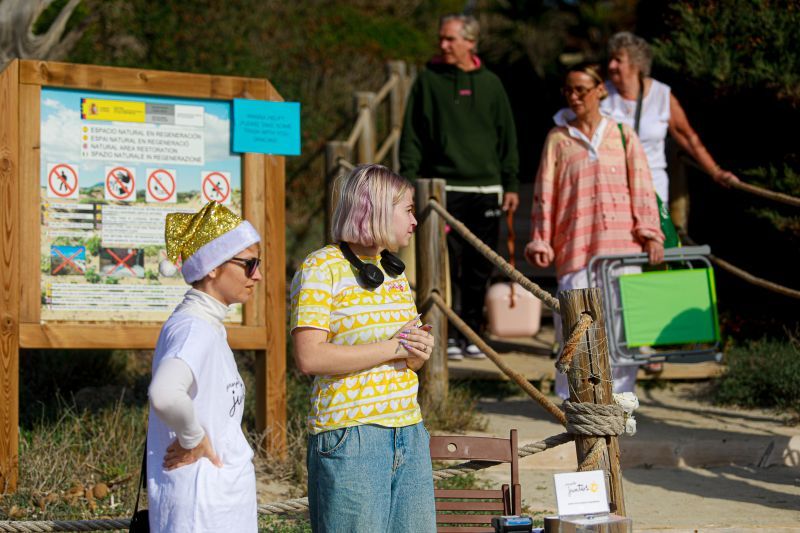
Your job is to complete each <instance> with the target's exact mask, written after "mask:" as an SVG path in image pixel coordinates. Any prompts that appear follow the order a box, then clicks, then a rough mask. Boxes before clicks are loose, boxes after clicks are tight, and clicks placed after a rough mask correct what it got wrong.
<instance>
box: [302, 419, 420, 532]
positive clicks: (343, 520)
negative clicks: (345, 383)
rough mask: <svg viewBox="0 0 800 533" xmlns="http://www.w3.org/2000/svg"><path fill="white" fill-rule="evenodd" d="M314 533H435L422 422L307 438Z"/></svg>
mask: <svg viewBox="0 0 800 533" xmlns="http://www.w3.org/2000/svg"><path fill="white" fill-rule="evenodd" d="M307 460H308V503H309V508H310V515H311V528H312V530H313V531H314V532H315V533H361V532H364V533H367V532H369V533H373V532H375V533H406V532H409V533H429V532H431V533H433V532H435V531H436V510H435V507H434V501H433V477H432V476H433V472H432V468H431V454H430V435H429V434H428V431H427V430H426V429H425V426H424V425H423V424H422V422H420V423H419V424H415V425H413V426H406V427H402V428H387V427H381V426H372V425H363V426H353V427H348V428H343V429H334V430H331V431H325V432H323V433H319V434H317V435H310V436H309V438H308V456H307Z"/></svg>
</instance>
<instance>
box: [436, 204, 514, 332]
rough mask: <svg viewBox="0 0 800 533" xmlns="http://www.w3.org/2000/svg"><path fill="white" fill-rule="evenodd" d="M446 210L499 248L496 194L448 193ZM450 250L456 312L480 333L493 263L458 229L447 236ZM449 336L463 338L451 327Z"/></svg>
mask: <svg viewBox="0 0 800 533" xmlns="http://www.w3.org/2000/svg"><path fill="white" fill-rule="evenodd" d="M447 210H448V211H449V212H450V213H452V214H453V216H454V217H456V218H457V219H458V220H460V221H461V222H463V223H464V224H465V225H466V226H467V228H469V230H470V231H471V232H473V233H474V234H475V235H477V236H478V238H479V239H480V240H482V241H483V242H484V243H486V245H488V246H489V248H491V249H492V250H495V251H496V250H497V240H498V235H499V231H500V215H501V214H502V212H501V210H500V204H499V198H498V195H497V194H484V193H472V192H454V191H448V192H447ZM447 248H448V251H449V253H450V288H451V292H452V300H453V301H452V305H453V309H454V310H455V312H456V313H457V314H458V315H459V316H460V317H461V318H462V319H463V320H464V321H465V322H466V323H467V325H468V326H469V327H470V328H472V329H473V330H475V331H476V332H480V328H481V326H482V324H483V301H484V298H485V297H486V285H487V283H488V281H489V277H490V275H491V273H492V269H493V265H492V263H490V262H489V260H487V259H485V258H484V257H483V256H482V255H481V254H480V253H479V252H478V251H477V250H476V249H475V248H474V247H472V246H471V245H470V244H469V243H467V242H466V241H465V240H464V239H463V238H462V237H461V236H460V235H459V234H458V233H456V232H455V230H450V233H448V235H447ZM448 336H449V337H450V338H456V339H461V338H463V337H462V336H461V335H460V333H459V332H458V330H456V329H455V327H453V326H452V325H450V326H449V331H448Z"/></svg>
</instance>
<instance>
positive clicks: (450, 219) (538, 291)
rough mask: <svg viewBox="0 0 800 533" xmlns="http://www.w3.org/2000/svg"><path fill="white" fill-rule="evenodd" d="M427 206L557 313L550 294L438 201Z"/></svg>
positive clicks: (431, 201)
mask: <svg viewBox="0 0 800 533" xmlns="http://www.w3.org/2000/svg"><path fill="white" fill-rule="evenodd" d="M428 205H429V206H430V208H431V209H433V210H434V211H436V212H437V213H438V214H439V215H440V216H441V217H442V218H443V219H445V221H446V222H447V224H448V225H449V226H450V227H451V228H452V229H454V230H456V232H458V234H459V235H461V236H462V237H463V238H464V240H465V241H467V242H468V243H469V244H470V246H472V247H473V248H475V249H476V250H478V251H479V252H480V253H481V255H483V256H484V257H485V258H486V259H488V260H489V261H491V262H492V264H493V265H494V266H496V267H497V268H499V269H500V271H501V272H502V273H503V274H505V275H506V276H508V277H509V278H510V279H511V280H512V281H515V282H517V283H519V284H520V285H522V286H523V287H524V288H525V289H526V290H527V291H528V292H530V293H531V294H533V295H534V296H536V297H537V298H539V299H540V300H541V301H542V302H543V303H544V304H545V305H546V306H547V307H549V308H550V309H552V310H553V311H555V312H556V313H557V312H559V303H558V299H556V298H554V297H553V295H552V294H550V293H549V292H547V291H546V290H544V289H543V288H541V287H540V286H539V285H537V284H536V283H534V282H532V281H531V280H529V279H528V278H527V277H526V276H525V274H523V273H522V272H520V271H519V270H517V269H516V268H514V267H513V266H511V264H510V263H509V262H508V261H506V260H505V259H503V257H502V256H501V255H500V254H498V253H497V252H495V251H494V250H492V249H491V248H490V247H489V246H487V245H486V244H485V243H484V242H483V241H482V240H480V239H479V238H478V237H477V236H476V235H475V234H474V233H472V232H471V231H470V230H469V228H467V226H465V225H464V223H463V222H461V221H460V220H458V219H457V218H455V217H454V216H453V215H451V214H450V212H448V211H447V209H445V208H444V206H442V204H440V203H439V202H438V201H436V200H435V199H433V198H431V199H430V200H429V203H428Z"/></svg>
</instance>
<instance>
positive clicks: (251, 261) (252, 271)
mask: <svg viewBox="0 0 800 533" xmlns="http://www.w3.org/2000/svg"><path fill="white" fill-rule="evenodd" d="M226 262H227V263H236V264H237V265H241V266H243V267H244V271H245V274H247V277H248V278H252V277H253V276H255V275H256V272H258V267H259V266H260V265H261V258H260V257H250V258H248V259H245V258H244V257H231V258H230V259H228V260H227V261H226Z"/></svg>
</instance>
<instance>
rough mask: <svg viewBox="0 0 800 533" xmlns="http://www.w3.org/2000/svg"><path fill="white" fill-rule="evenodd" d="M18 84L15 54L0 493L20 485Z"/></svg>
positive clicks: (4, 244) (2, 209)
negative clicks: (18, 475) (18, 483)
mask: <svg viewBox="0 0 800 533" xmlns="http://www.w3.org/2000/svg"><path fill="white" fill-rule="evenodd" d="M18 87H19V62H18V61H16V60H15V61H13V62H11V63H10V64H9V65H8V66H7V67H6V69H5V70H4V71H3V72H2V74H0V113H2V115H3V117H4V119H3V120H0V494H3V493H6V492H15V491H16V490H17V467H18V465H19V312H20V288H19V287H20V285H19V275H20V271H19V267H20V265H19V255H18V251H19V229H20V228H19V224H18V222H19V214H20V205H19V195H20V183H19V92H18ZM37 179H38V177H37Z"/></svg>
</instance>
